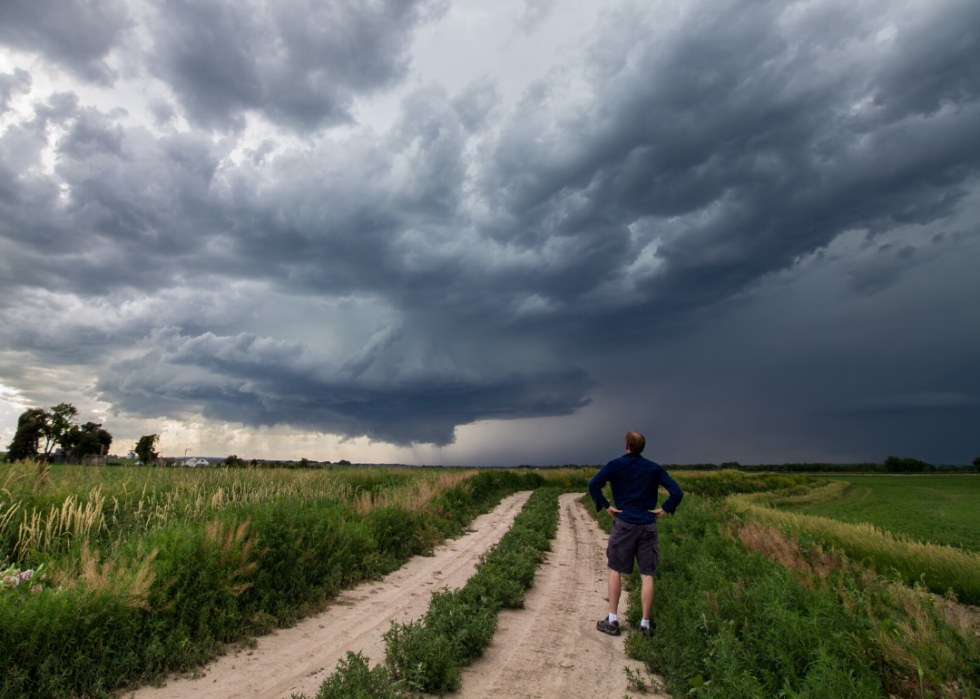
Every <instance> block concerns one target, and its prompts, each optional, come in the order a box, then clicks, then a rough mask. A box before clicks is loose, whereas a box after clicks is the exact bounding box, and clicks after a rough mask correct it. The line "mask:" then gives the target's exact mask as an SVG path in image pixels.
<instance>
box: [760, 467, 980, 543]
mask: <svg viewBox="0 0 980 699" xmlns="http://www.w3.org/2000/svg"><path fill="white" fill-rule="evenodd" d="M833 480H834V481H836V482H838V483H840V484H841V485H842V486H844V487H845V488H846V490H845V491H844V492H842V493H841V496H840V497H838V498H833V499H829V500H825V501H823V502H814V503H803V504H801V505H796V506H791V507H792V509H794V510H795V511H798V512H800V513H801V514H808V515H816V516H818V517H828V518H830V519H836V520H839V521H841V522H848V523H850V524H859V523H861V522H870V523H872V524H874V525H876V526H877V527H879V528H880V529H887V530H888V531H890V532H893V533H894V534H897V535H899V536H905V537H908V538H910V539H915V540H917V541H928V542H931V543H933V544H943V545H945V546H955V547H958V548H962V549H965V550H967V551H973V552H975V553H980V518H978V517H977V513H976V510H977V502H978V501H980V477H978V476H976V475H972V474H971V475H965V474H928V475H926V474H923V475H903V476H850V475H841V476H834V477H833ZM779 507H783V506H782V505H779Z"/></svg>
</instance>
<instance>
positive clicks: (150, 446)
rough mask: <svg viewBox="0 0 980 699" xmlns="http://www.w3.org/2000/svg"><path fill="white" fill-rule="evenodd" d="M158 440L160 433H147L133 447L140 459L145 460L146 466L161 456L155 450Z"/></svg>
mask: <svg viewBox="0 0 980 699" xmlns="http://www.w3.org/2000/svg"><path fill="white" fill-rule="evenodd" d="M158 441H160V435H158V434H145V435H143V436H142V437H140V441H138V442H136V446H135V447H133V451H135V452H136V456H138V457H139V460H140V461H142V462H143V465H144V466H149V465H151V464H152V463H153V462H154V461H156V460H157V457H158V456H160V455H159V454H157V453H156V452H155V451H154V448H155V447H156V445H157V442H158Z"/></svg>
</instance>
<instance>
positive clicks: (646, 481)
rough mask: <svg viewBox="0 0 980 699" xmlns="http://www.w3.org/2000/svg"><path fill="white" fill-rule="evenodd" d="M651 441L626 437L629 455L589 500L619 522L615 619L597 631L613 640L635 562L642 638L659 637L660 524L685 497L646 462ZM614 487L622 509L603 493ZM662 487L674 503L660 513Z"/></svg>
mask: <svg viewBox="0 0 980 699" xmlns="http://www.w3.org/2000/svg"><path fill="white" fill-rule="evenodd" d="M645 446H646V440H645V439H644V438H643V435H642V434H640V433H639V432H627V433H626V455H625V456H621V457H620V458H618V459H613V460H612V461H610V462H609V463H608V464H606V465H605V466H603V467H602V469H601V470H600V471H599V473H597V474H595V478H593V479H592V480H591V481H589V495H591V496H592V499H593V500H595V505H596V512H598V511H599V510H600V509H602V508H605V510H606V512H608V513H609V514H610V516H611V517H612V518H613V520H615V521H614V522H613V530H612V534H610V535H609V543H608V545H607V546H606V560H607V561H608V564H607V565H608V567H609V617H608V618H606V619H600V620H599V622H598V623H597V624H596V628H597V629H598V630H599V631H602V632H603V633H607V634H609V635H611V636H618V635H619V619H618V617H617V612H618V610H619V595H620V592H621V590H622V575H623V574H624V573H632V572H633V559H634V558H635V559H636V562H637V565H638V566H639V569H640V579H641V580H642V583H643V585H642V588H641V591H640V599H641V601H642V603H643V620H642V621H641V622H640V633H642V634H644V635H649V634H652V633H653V630H652V628H651V627H650V610H651V609H652V608H653V574H654V573H655V572H656V570H657V566H658V565H659V564H660V538H659V535H658V534H657V520H658V519H660V518H661V517H662V516H663V515H664V513H665V512H669V513H670V514H674V510H676V509H677V506H678V505H679V504H680V502H681V498H683V497H684V491H682V490H681V488H680V486H679V485H677V482H676V481H675V480H674V479H673V478H671V477H670V474H668V473H667V471H666V470H664V468H663V467H662V466H661V465H660V464H655V463H654V462H652V461H648V460H647V459H644V458H643V457H642V456H640V454H642V453H643V448H644V447H645ZM606 483H609V484H610V485H611V486H612V494H613V500H615V501H616V507H613V506H612V505H610V504H609V501H608V500H606V497H605V496H604V495H603V494H602V489H603V487H604V486H605V485H606ZM660 486H663V487H664V488H666V489H667V492H668V493H669V494H670V497H668V498H667V501H666V502H665V503H664V504H663V507H657V491H658V490H659V488H660Z"/></svg>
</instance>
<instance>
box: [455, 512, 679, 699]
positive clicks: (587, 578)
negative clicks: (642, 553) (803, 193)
mask: <svg viewBox="0 0 980 699" xmlns="http://www.w3.org/2000/svg"><path fill="white" fill-rule="evenodd" d="M579 498H581V495H579V494H575V493H569V494H566V495H562V496H561V499H560V503H561V520H560V522H559V525H558V535H557V537H556V538H555V541H554V542H553V544H552V552H551V553H550V554H548V561H547V562H546V563H545V565H543V566H542V567H541V568H540V569H539V570H538V573H537V575H536V576H535V580H534V587H532V588H531V589H530V590H528V592H527V595H526V597H525V609H523V610H503V611H502V612H501V613H500V622H499V626H498V628H497V633H496V634H495V635H494V638H493V643H491V644H490V647H489V648H488V649H487V651H486V652H485V653H484V655H483V657H482V658H480V659H479V660H477V661H476V662H474V663H473V664H472V665H471V666H470V667H468V668H464V669H463V687H462V689H461V691H460V693H459V696H460V697H461V699H484V698H486V699H489V698H490V697H508V698H511V697H512V698H514V699H586V698H588V699H595V698H597V697H602V699H606V698H609V699H619V697H623V696H630V697H639V696H644V697H658V696H664V697H666V695H658V694H656V693H655V692H649V693H647V694H638V693H636V692H634V691H630V690H629V688H628V685H627V680H626V674H625V673H624V672H623V667H624V666H628V667H630V668H631V669H632V670H633V671H635V672H638V673H640V674H641V676H642V677H643V678H644V679H645V680H646V681H647V683H648V685H650V684H652V683H651V681H650V678H649V677H648V676H647V674H646V673H645V672H644V671H643V667H642V665H641V664H640V663H638V662H636V661H634V660H630V659H629V658H627V657H626V655H625V653H624V651H623V643H624V639H625V637H624V636H620V637H612V636H606V635H604V634H601V633H599V632H598V631H596V628H595V623H596V620H597V619H600V618H601V617H602V615H603V614H604V613H605V612H606V600H607V599H608V597H607V593H606V585H607V580H608V573H607V571H606V557H605V550H606V534H605V533H604V532H603V531H602V530H601V529H600V528H599V525H598V524H596V522H595V520H594V519H592V517H590V516H589V514H588V513H587V512H586V511H585V508H584V507H583V506H582V504H581V503H579V502H578V500H579ZM625 609H626V605H625V595H624V599H623V602H621V604H620V611H625Z"/></svg>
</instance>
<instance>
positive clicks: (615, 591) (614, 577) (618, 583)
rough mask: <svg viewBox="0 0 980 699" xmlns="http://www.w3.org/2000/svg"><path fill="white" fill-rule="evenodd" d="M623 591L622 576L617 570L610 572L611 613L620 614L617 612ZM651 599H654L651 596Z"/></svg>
mask: <svg viewBox="0 0 980 699" xmlns="http://www.w3.org/2000/svg"><path fill="white" fill-rule="evenodd" d="M622 589H623V581H622V576H621V575H620V574H619V573H617V572H616V571H615V570H610V571H609V613H610V614H618V612H617V611H616V610H617V609H619V595H620V593H621V592H622ZM650 599H651V600H652V599H653V596H652V595H651V597H650Z"/></svg>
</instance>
